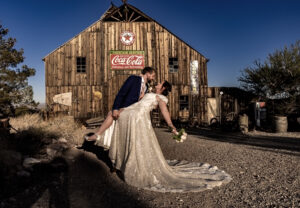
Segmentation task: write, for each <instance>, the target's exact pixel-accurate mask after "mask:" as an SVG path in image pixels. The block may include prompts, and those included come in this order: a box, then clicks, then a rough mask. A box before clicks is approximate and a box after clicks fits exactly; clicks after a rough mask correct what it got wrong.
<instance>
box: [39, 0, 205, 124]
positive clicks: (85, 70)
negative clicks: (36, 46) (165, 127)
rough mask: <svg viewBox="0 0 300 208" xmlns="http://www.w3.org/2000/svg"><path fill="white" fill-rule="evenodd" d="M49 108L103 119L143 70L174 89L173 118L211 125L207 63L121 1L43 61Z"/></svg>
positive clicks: (163, 28)
mask: <svg viewBox="0 0 300 208" xmlns="http://www.w3.org/2000/svg"><path fill="white" fill-rule="evenodd" d="M43 60H44V62H45V77H46V104H47V106H48V107H51V108H52V110H53V111H54V112H68V113H69V114H70V115H72V116H74V117H75V118H81V119H84V118H85V119H87V118H93V117H98V116H105V115H106V114H107V113H108V111H109V110H111V107H112V105H113V101H114V98H115V96H116V94H117V92H118V90H119V89H120V87H121V86H122V84H123V83H124V81H125V80H126V79H127V77H128V76H130V75H131V74H140V72H141V69H142V68H144V67H145V66H151V67H154V68H155V69H156V70H157V76H156V81H158V82H160V81H163V80H168V81H169V82H170V83H172V85H173V90H172V93H171V94H170V95H169V110H170V113H171V116H172V119H174V120H180V121H193V122H197V123H200V124H202V123H207V115H206V113H207V62H208V59H207V58H205V57H204V56H203V55H202V54H201V53H199V52H198V51H197V50H195V49H194V48H192V47H191V46H190V45H188V44H187V43H186V42H184V41H183V40H181V39H180V38H179V37H177V36H176V35H175V34H173V33H172V32H171V31H169V30H168V29H166V28H165V27H164V26H162V25H161V24H160V23H158V22H157V21H155V20H153V19H152V18H151V17H149V16H148V15H146V14H144V13H143V12H142V11H140V10H139V9H137V8H135V7H134V6H132V5H130V4H128V3H127V2H126V1H123V4H122V5H121V6H119V7H117V6H115V5H113V4H112V5H111V6H110V8H109V9H108V10H107V11H106V12H105V13H104V14H103V15H102V17H101V18H100V19H99V20H98V21H96V22H95V23H94V24H92V25H91V26H89V27H88V28H86V29H85V30H84V31H82V32H80V33H79V34H78V35H76V36H75V37H73V38H72V39H70V40H69V41H67V42H66V43H64V44H63V45H61V46H60V47H58V48H57V49H55V50H54V51H52V52H51V53H50V54H48V55H47V56H45V57H44V59H43Z"/></svg>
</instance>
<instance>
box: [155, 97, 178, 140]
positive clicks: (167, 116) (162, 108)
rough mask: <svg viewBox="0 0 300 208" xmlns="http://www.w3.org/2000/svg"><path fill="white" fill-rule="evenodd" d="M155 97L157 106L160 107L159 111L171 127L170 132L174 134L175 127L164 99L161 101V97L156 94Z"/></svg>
mask: <svg viewBox="0 0 300 208" xmlns="http://www.w3.org/2000/svg"><path fill="white" fill-rule="evenodd" d="M156 99H157V101H158V106H159V108H160V111H161V113H162V115H163V117H164V119H165V121H166V122H167V124H168V126H169V127H171V128H172V132H173V133H174V134H176V133H177V131H176V127H175V126H174V125H173V123H172V120H171V117H170V113H169V111H168V108H167V104H166V103H165V102H164V101H162V99H160V98H159V97H158V96H156Z"/></svg>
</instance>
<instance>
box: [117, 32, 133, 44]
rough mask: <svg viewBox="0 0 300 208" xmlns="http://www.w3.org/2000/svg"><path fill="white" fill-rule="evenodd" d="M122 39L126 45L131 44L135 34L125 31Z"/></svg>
mask: <svg viewBox="0 0 300 208" xmlns="http://www.w3.org/2000/svg"><path fill="white" fill-rule="evenodd" d="M120 40H121V42H122V43H123V44H124V45H127V46H130V45H132V44H133V43H134V41H135V34H134V33H133V32H129V31H124V32H122V33H121V35H120Z"/></svg>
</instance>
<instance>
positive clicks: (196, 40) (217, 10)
mask: <svg viewBox="0 0 300 208" xmlns="http://www.w3.org/2000/svg"><path fill="white" fill-rule="evenodd" d="M113 2H114V4H116V5H120V4H121V1H120V0H114V1H113ZM128 3H130V4H132V5H133V6H135V7H137V8H139V9H140V10H142V11H143V12H145V13H146V14H147V15H149V16H150V17H152V18H153V19H155V20H157V21H158V22H160V23H161V24H162V25H164V26H165V27H167V28H168V29H169V30H170V31H172V32H173V33H175V34H176V35H178V36H179V37H180V38H181V39H183V40H184V41H186V42H187V43H188V44H190V45H191V46H193V47H194V48H195V49H196V50H198V51H199V52H200V53H202V54H203V55H204V56H206V57H207V58H209V59H210V62H209V63H208V84H209V86H239V83H238V81H237V77H238V76H239V75H240V71H241V70H242V69H244V68H245V67H248V66H251V65H252V64H253V62H254V60H257V59H260V60H262V61H263V60H265V58H266V57H267V55H268V54H269V53H271V52H273V51H275V50H276V49H280V48H283V47H284V46H285V45H290V44H292V43H294V42H296V40H300V1H298V0H248V1H246V0H226V1H225V0H209V1H208V0H206V1H202V0H185V1H182V0H181V1H180V0H172V1H169V0H151V1H146V0H128ZM109 6H110V0H0V21H1V23H2V24H3V26H4V27H6V28H8V29H9V30H10V32H9V36H12V37H15V38H16V39H17V41H18V42H17V48H23V49H24V51H25V53H24V55H25V57H26V59H25V64H27V65H29V66H30V67H33V68H35V69H36V71H37V73H36V76H34V77H32V78H30V79H29V84H31V85H32V86H33V89H34V99H35V100H36V101H39V102H42V103H43V102H44V101H45V74H44V63H43V61H42V58H43V57H44V56H45V55H47V54H48V53H49V52H51V51H52V50H54V49H55V48H56V47H58V46H60V45H61V44H63V43H64V42H66V41H67V40H69V39H70V38H72V37H73V36H75V35H76V34H78V33H79V32H80V31H82V30H83V29H85V28H86V27H88V26H89V25H91V24H92V23H94V22H95V21H97V20H98V19H99V18H100V17H101V15H102V14H103V13H104V12H105V11H106V9H107V8H108V7H109Z"/></svg>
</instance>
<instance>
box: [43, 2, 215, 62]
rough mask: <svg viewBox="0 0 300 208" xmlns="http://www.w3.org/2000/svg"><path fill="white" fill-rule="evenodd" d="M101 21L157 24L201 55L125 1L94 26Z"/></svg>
mask: <svg viewBox="0 0 300 208" xmlns="http://www.w3.org/2000/svg"><path fill="white" fill-rule="evenodd" d="M99 21H102V22H106V21H109V22H155V23H157V24H158V25H160V26H161V27H162V28H164V29H165V30H167V31H168V32H169V33H171V34H172V35H174V36H175V37H176V38H178V39H179V40H180V41H182V42H184V43H185V44H186V45H188V46H189V47H190V48H192V49H193V50H195V51H197V52H198V53H199V54H201V53H200V52H199V51H198V50H196V49H195V48H193V47H192V46H190V45H189V44H188V43H186V42H185V41H184V40H182V39H181V38H179V37H178V36H177V35H175V34H174V33H172V32H171V31H170V30H168V29H167V28H166V27H164V26H163V25H161V24H160V23H159V22H157V21H156V20H154V19H152V18H151V17H149V16H148V15H146V14H145V13H144V12H142V11H141V10H139V9H138V8H136V7H134V6H132V5H130V4H128V3H127V2H126V1H124V3H123V5H121V6H120V7H117V6H115V5H114V4H113V3H112V4H111V6H110V7H109V8H108V9H107V10H106V12H105V13H104V14H103V15H102V16H101V17H100V19H99V20H97V21H96V22H94V23H93V24H92V25H94V24H96V23H97V22H99ZM89 27H90V26H89ZM89 27H87V28H86V29H84V30H83V31H81V32H80V33H79V34H81V33H83V32H84V31H85V30H87V29H88V28H89ZM79 34H77V35H76V36H74V37H73V38H71V39H70V40H69V41H71V40H72V39H74V38H75V37H77V36H78V35H79ZM69 41H67V42H69ZM67 42H65V43H64V44H62V45H61V46H59V47H57V48H56V49H54V50H53V51H52V52H50V53H49V54H47V55H46V56H45V57H44V58H43V61H44V60H45V58H46V57H47V56H49V55H50V54H52V53H53V52H55V51H56V50H58V49H59V48H61V47H62V46H64V45H65V44H66V43H67ZM201 55H202V56H203V57H204V58H205V59H206V60H207V62H208V61H209V59H208V58H206V57H205V56H204V55H203V54H201Z"/></svg>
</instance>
